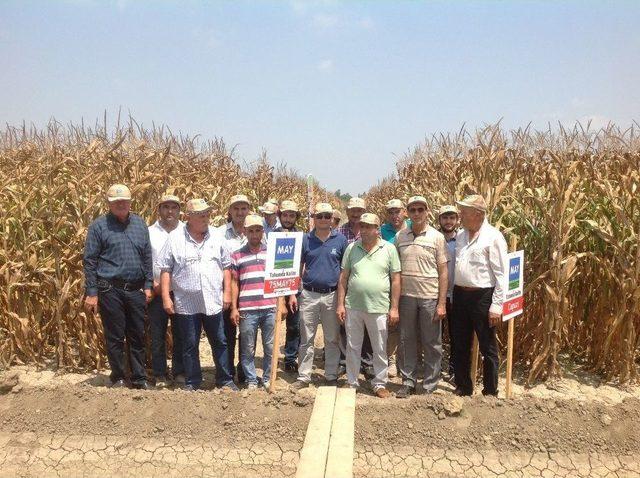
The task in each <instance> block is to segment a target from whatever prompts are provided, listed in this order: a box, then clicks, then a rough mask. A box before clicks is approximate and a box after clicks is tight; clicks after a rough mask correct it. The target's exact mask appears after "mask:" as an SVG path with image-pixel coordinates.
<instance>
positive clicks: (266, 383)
mask: <svg viewBox="0 0 640 478" xmlns="http://www.w3.org/2000/svg"><path fill="white" fill-rule="evenodd" d="M269 385H271V382H262V388H264V389H265V390H269Z"/></svg>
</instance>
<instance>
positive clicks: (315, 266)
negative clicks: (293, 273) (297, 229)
mask: <svg viewBox="0 0 640 478" xmlns="http://www.w3.org/2000/svg"><path fill="white" fill-rule="evenodd" d="M347 246H348V244H347V238H346V237H344V236H343V235H342V234H340V233H339V232H337V231H335V230H332V231H331V233H330V234H329V237H327V240H326V241H324V242H322V240H320V239H319V238H318V236H316V230H315V229H314V230H313V231H311V232H309V233H307V234H305V235H304V237H303V238H302V259H301V260H302V263H303V264H304V274H303V275H302V285H303V286H305V287H313V288H316V289H328V288H330V287H336V286H337V285H338V279H339V278H340V264H341V262H342V256H343V255H344V251H345V250H346V249H347Z"/></svg>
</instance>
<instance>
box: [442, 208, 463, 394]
mask: <svg viewBox="0 0 640 478" xmlns="http://www.w3.org/2000/svg"><path fill="white" fill-rule="evenodd" d="M459 222H460V218H459V217H458V209H457V208H456V207H455V206H450V205H446V206H442V207H441V208H440V211H438V223H439V225H440V232H441V233H442V235H443V236H444V240H445V242H446V243H447V251H448V253H449V262H448V263H447V265H448V270H447V272H448V275H449V287H448V289H447V332H448V333H449V381H450V382H451V383H454V382H455V378H454V370H453V362H454V356H455V352H454V350H453V335H452V334H451V320H452V318H453V309H452V304H451V296H452V294H453V279H454V277H455V256H456V233H457V231H458V224H459Z"/></svg>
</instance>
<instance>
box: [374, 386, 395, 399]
mask: <svg viewBox="0 0 640 478" xmlns="http://www.w3.org/2000/svg"><path fill="white" fill-rule="evenodd" d="M373 393H375V394H376V397H378V398H389V395H391V393H389V390H387V389H386V388H384V387H377V388H376V389H375V390H374V391H373Z"/></svg>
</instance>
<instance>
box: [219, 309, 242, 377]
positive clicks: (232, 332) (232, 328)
mask: <svg viewBox="0 0 640 478" xmlns="http://www.w3.org/2000/svg"><path fill="white" fill-rule="evenodd" d="M222 314H223V316H224V334H225V336H226V337H227V354H228V355H229V358H228V361H229V367H230V370H231V371H232V373H233V371H234V370H235V371H237V373H238V382H239V383H243V382H244V381H245V377H244V370H242V365H241V364H240V352H239V351H240V341H241V340H242V339H241V337H239V336H238V327H237V326H236V325H233V323H232V322H231V309H227V310H225V311H224V312H223V313H222ZM236 342H237V345H238V363H237V364H236V365H235V366H234V364H235V363H236V362H235V355H236Z"/></svg>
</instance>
